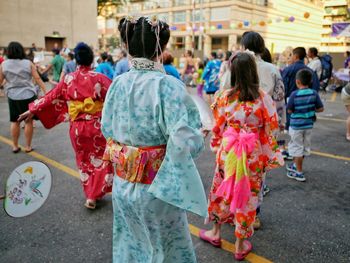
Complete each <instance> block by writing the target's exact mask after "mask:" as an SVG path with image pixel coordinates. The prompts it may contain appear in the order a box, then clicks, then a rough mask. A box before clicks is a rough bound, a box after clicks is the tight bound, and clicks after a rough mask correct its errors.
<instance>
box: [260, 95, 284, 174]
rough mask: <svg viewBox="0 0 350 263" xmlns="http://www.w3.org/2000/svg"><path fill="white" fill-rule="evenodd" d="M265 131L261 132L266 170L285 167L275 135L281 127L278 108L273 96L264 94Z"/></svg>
mask: <svg viewBox="0 0 350 263" xmlns="http://www.w3.org/2000/svg"><path fill="white" fill-rule="evenodd" d="M262 100H263V107H264V109H263V122H264V129H262V130H261V132H260V136H259V137H260V141H261V145H262V150H263V154H264V156H266V157H267V159H266V163H265V170H270V169H274V168H277V167H280V166H283V165H284V160H283V157H282V154H281V152H280V149H279V147H278V144H277V141H276V138H275V136H274V134H277V132H278V129H279V125H278V117H277V112H276V106H275V104H274V102H273V101H272V98H271V96H269V95H267V94H265V93H262Z"/></svg>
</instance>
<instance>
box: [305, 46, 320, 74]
mask: <svg viewBox="0 0 350 263" xmlns="http://www.w3.org/2000/svg"><path fill="white" fill-rule="evenodd" d="M307 56H308V57H309V64H308V65H307V66H308V67H309V68H311V69H312V70H313V71H315V72H316V74H317V77H318V79H321V74H322V64H321V60H320V58H319V57H318V50H317V48H315V47H311V48H309V50H308V52H307Z"/></svg>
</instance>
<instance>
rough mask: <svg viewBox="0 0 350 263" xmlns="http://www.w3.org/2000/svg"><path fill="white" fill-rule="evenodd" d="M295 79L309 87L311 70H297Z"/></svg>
mask: <svg viewBox="0 0 350 263" xmlns="http://www.w3.org/2000/svg"><path fill="white" fill-rule="evenodd" d="M295 79H296V80H299V81H300V82H301V84H302V85H304V86H309V87H310V86H311V84H312V72H311V70H310V69H301V70H299V71H298V72H297V75H296V77H295Z"/></svg>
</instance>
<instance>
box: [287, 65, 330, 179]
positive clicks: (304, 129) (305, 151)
mask: <svg viewBox="0 0 350 263" xmlns="http://www.w3.org/2000/svg"><path fill="white" fill-rule="evenodd" d="M312 78H313V74H312V72H311V71H310V70H308V69H301V70H299V71H298V72H297V74H296V85H297V87H298V90H295V91H293V92H292V93H291V94H290V96H289V100H288V104H287V111H288V113H289V114H290V127H289V135H290V136H291V140H290V142H289V145H288V150H289V154H290V155H291V156H292V157H293V163H292V164H291V165H289V166H288V165H287V171H288V172H287V176H288V177H289V178H292V179H295V180H297V181H300V182H303V181H305V177H304V173H303V161H304V157H306V156H309V155H310V152H311V133H312V128H313V126H314V122H315V120H316V112H322V111H323V110H324V109H323V104H322V101H321V99H320V96H319V95H318V93H317V91H315V90H313V89H311V88H310V86H311V83H312Z"/></svg>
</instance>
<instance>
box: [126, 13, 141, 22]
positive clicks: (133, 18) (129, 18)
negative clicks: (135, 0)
mask: <svg viewBox="0 0 350 263" xmlns="http://www.w3.org/2000/svg"><path fill="white" fill-rule="evenodd" d="M125 20H126V21H128V22H130V23H131V24H136V23H137V20H138V19H137V18H135V17H134V16H132V15H128V16H127V17H125Z"/></svg>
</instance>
